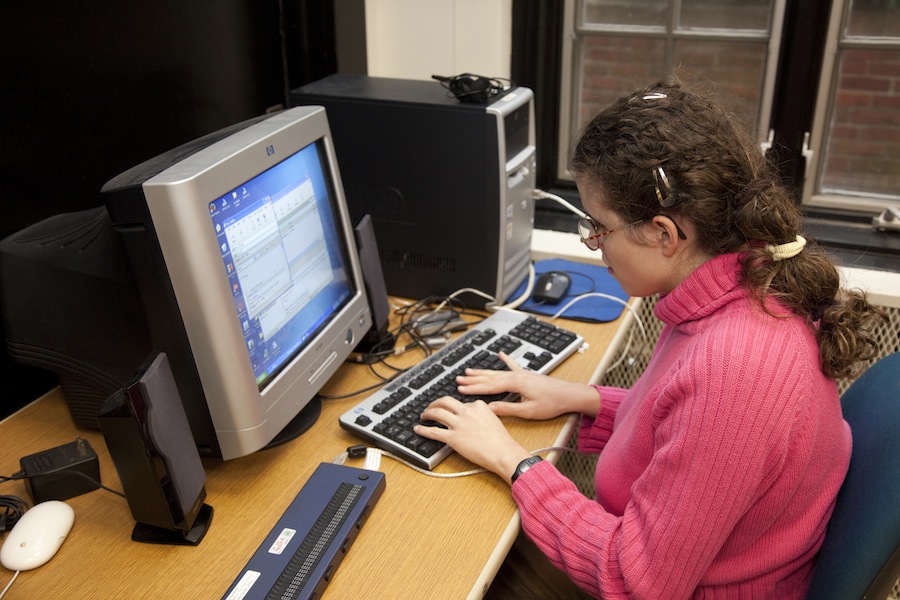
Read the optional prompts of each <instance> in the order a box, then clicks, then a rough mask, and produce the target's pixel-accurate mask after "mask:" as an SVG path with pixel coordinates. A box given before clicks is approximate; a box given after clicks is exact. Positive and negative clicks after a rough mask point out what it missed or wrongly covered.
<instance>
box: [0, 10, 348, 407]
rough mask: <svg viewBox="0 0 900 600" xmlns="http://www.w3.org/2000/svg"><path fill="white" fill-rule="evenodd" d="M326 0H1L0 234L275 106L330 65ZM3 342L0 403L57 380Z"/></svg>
mask: <svg viewBox="0 0 900 600" xmlns="http://www.w3.org/2000/svg"><path fill="white" fill-rule="evenodd" d="M330 5H331V2H328V1H326V0H319V1H314V0H293V1H290V0H189V1H186V0H156V1H154V2H137V1H136V0H92V1H91V2H65V1H62V0H55V1H54V0H51V1H49V2H38V3H34V2H3V3H2V7H0V22H2V23H3V24H4V27H3V29H4V33H3V36H0V40H2V41H0V68H2V71H0V72H2V75H3V81H2V85H0V139H2V148H0V152H2V154H0V211H2V212H0V215H2V217H0V239H2V238H5V237H7V236H8V235H10V234H12V233H14V232H16V231H18V230H19V229H21V228H23V227H25V226H27V225H30V224H33V223H36V222H37V221H40V220H42V219H44V218H46V217H48V216H51V215H53V214H57V213H60V212H70V211H76V210H81V209H85V208H90V207H93V206H97V205H98V204H100V200H99V190H100V187H101V186H102V185H103V183H104V182H105V181H107V180H108V179H110V178H111V177H113V176H114V175H116V174H117V173H119V172H121V171H123V170H125V169H127V168H129V167H131V166H133V165H135V164H137V163H139V162H141V161H143V160H145V159H147V158H151V157H153V156H155V155H156V154H158V153H160V152H163V151H165V150H167V149H169V148H172V147H174V146H177V145H178V144H181V143H182V142H185V141H188V140H191V139H193V138H196V137H198V136H200V135H202V134H205V133H208V132H210V131H214V130H216V129H219V128H221V127H224V126H226V125H229V124H232V123H236V122H238V121H242V120H244V119H247V118H249V117H252V116H256V115H259V114H262V113H263V112H265V111H266V110H268V109H270V108H272V107H278V106H284V105H286V101H285V98H286V93H287V91H288V90H289V89H291V88H292V87H296V86H299V85H303V84H304V83H308V82H309V81H312V80H315V79H318V78H320V77H322V76H324V75H328V74H330V73H333V72H335V70H336V63H335V49H334V17H333V12H332V9H331V8H330ZM0 285H15V282H0ZM47 293H51V294H52V293H53V292H52V290H48V291H47ZM60 300H61V301H64V299H60ZM0 333H2V331H0ZM5 347H6V345H5V338H4V343H3V345H2V350H0V416H2V415H3V414H6V413H8V412H10V411H11V410H13V409H15V408H16V407H17V406H19V405H21V404H23V403H24V402H27V401H29V400H31V399H33V398H34V397H36V396H37V395H39V394H40V393H41V392H42V391H45V390H46V389H49V388H50V387H52V385H54V384H55V380H54V378H53V377H52V376H50V375H48V374H46V373H43V372H40V371H37V370H36V369H31V368H26V367H22V366H20V365H15V364H13V363H12V361H11V360H10V359H9V357H8V355H7V354H6V351H5Z"/></svg>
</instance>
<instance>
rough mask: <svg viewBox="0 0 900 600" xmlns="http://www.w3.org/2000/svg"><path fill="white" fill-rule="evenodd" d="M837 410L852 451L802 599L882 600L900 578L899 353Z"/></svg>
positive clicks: (876, 366) (852, 390) (846, 395)
mask: <svg viewBox="0 0 900 600" xmlns="http://www.w3.org/2000/svg"><path fill="white" fill-rule="evenodd" d="M841 407H842V408H843V411H844V418H845V419H846V420H847V422H848V423H849V424H850V429H851V430H852V431H853V454H852V455H851V458H850V470H849V471H848V473H847V479H846V480H845V481H844V484H843V486H842V487H841V490H840V492H839V493H838V497H837V504H836V505H835V508H834V514H833V515H832V517H831V520H830V521H829V523H828V531H827V533H826V534H825V543H824V544H823V545H822V549H821V551H820V553H819V558H818V563H817V564H816V568H815V572H814V573H813V580H812V585H811V586H810V588H809V593H808V595H807V600H855V599H856V598H863V599H871V600H885V599H886V598H887V597H888V595H889V594H890V592H891V588H892V587H893V585H894V582H896V581H897V577H898V575H900V352H898V353H894V354H891V355H889V356H886V357H884V358H882V359H880V360H879V361H878V362H876V363H875V364H874V365H872V366H871V367H869V369H868V370H867V371H866V372H865V373H863V374H862V376H861V377H860V378H859V379H857V380H856V381H855V382H853V384H852V385H851V386H850V387H849V388H848V389H847V391H846V392H844V394H843V396H841Z"/></svg>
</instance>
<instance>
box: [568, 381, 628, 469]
mask: <svg viewBox="0 0 900 600" xmlns="http://www.w3.org/2000/svg"><path fill="white" fill-rule="evenodd" d="M593 387H594V389H596V390H597V392H598V393H599V394H600V399H601V400H600V412H599V413H598V414H597V416H596V417H593V418H592V417H588V416H583V417H582V418H581V428H580V429H579V430H578V449H579V450H581V451H582V452H587V453H599V452H600V451H601V450H603V447H604V446H605V445H606V442H607V441H608V440H609V436H611V435H612V431H613V425H614V424H615V420H616V412H617V411H618V410H619V405H620V404H621V403H622V398H624V397H625V394H626V393H627V390H625V389H622V388H616V387H607V386H600V385H595V386H593Z"/></svg>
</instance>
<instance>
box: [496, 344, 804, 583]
mask: <svg viewBox="0 0 900 600" xmlns="http://www.w3.org/2000/svg"><path fill="white" fill-rule="evenodd" d="M716 353H718V354H716ZM728 354H729V353H728V351H727V349H726V348H722V347H717V348H714V349H713V352H710V353H709V354H708V355H704V356H695V357H684V358H685V361H686V362H688V363H692V364H693V365H701V367H700V368H678V367H673V369H672V372H671V373H670V376H669V377H665V378H661V379H660V380H659V383H658V384H657V386H656V387H655V388H654V389H653V390H652V396H651V397H653V398H654V401H653V402H650V403H649V406H650V407H651V408H650V409H649V410H648V411H647V413H646V414H642V415H641V417H642V418H645V419H648V420H649V421H650V422H651V424H650V426H649V427H648V428H647V430H648V431H650V432H651V433H649V434H648V436H652V439H649V440H648V442H647V445H648V446H650V447H652V448H653V452H652V456H651V457H650V459H649V462H648V465H647V468H646V469H645V470H644V471H643V472H642V474H641V475H640V476H639V477H638V479H637V480H636V481H635V482H634V484H633V485H632V486H631V487H630V490H629V498H630V500H629V501H628V503H627V506H626V508H625V511H624V514H622V515H615V514H612V513H610V512H608V511H607V510H606V509H605V508H604V507H603V506H602V505H600V504H599V503H597V502H595V501H593V500H591V499H588V498H585V497H584V496H583V495H582V494H580V493H579V492H578V491H577V489H576V487H575V485H574V484H573V483H572V482H570V481H568V479H566V478H565V477H564V476H563V475H562V474H561V473H559V471H557V470H556V468H555V467H554V466H553V465H552V464H549V463H541V464H539V465H537V466H536V467H535V468H533V469H530V470H529V471H528V472H526V473H525V474H524V475H523V476H522V477H520V478H519V479H518V480H517V481H516V482H515V484H514V486H513V488H512V493H513V498H514V499H515V501H516V502H517V504H518V505H519V508H520V511H521V515H522V527H523V529H524V530H525V532H526V533H527V534H528V535H529V537H531V539H532V540H534V541H535V543H536V544H537V545H538V546H539V547H540V548H541V550H542V551H543V552H544V553H545V554H546V555H547V556H548V558H549V559H550V561H551V562H553V563H554V564H555V565H556V566H557V567H559V568H560V569H562V570H563V571H565V572H566V573H567V574H568V575H569V577H571V578H572V579H573V580H574V581H575V583H576V584H578V585H579V586H580V587H582V588H583V589H585V590H587V591H588V592H590V593H592V594H595V595H598V596H602V597H603V598H605V599H606V600H616V599H625V598H673V599H674V598H688V597H690V596H691V594H692V593H693V590H695V589H696V587H697V586H698V584H699V583H700V581H701V578H702V577H703V576H704V575H705V574H706V573H707V571H708V569H709V567H710V565H711V564H712V562H713V560H714V559H717V557H719V559H721V553H722V552H723V546H725V544H726V542H727V541H728V539H729V536H730V535H731V534H732V532H733V531H734V529H735V526H736V523H737V522H738V521H739V520H740V519H741V518H742V515H743V514H744V513H745V512H746V511H747V510H748V508H749V506H751V504H752V503H753V502H754V501H755V500H756V499H758V495H759V490H760V489H762V488H764V486H765V485H766V484H767V483H770V479H769V478H771V477H773V476H774V475H773V473H776V472H777V470H778V464H777V460H778V459H777V456H778V455H779V453H780V452H782V451H783V448H782V445H783V443H784V442H783V440H784V439H785V436H786V435H789V430H790V427H791V425H792V416H791V415H790V414H789V413H790V411H786V410H783V408H784V407H783V406H780V405H777V404H775V403H767V402H765V401H764V400H765V399H766V398H770V397H772V395H773V394H774V395H775V396H776V397H777V396H778V394H784V395H785V396H787V397H790V395H791V394H792V393H794V390H791V389H786V388H783V389H772V388H773V382H778V381H781V382H784V381H785V380H786V378H785V377H784V373H780V374H779V373H776V372H775V371H777V370H779V369H773V368H772V367H771V363H770V364H769V365H767V371H766V376H765V377H762V376H761V373H754V372H753V369H754V368H755V367H758V366H761V365H759V364H757V365H753V364H750V365H748V364H747V363H746V362H745V360H744V358H745V357H740V356H731V357H729V356H728ZM711 363H717V364H716V365H715V367H714V368H713V370H714V372H715V376H711V373H710V372H709V370H708V369H707V368H704V367H703V366H704V365H710V364H711ZM783 364H784V365H785V369H788V368H790V367H789V365H790V361H787V362H785V363H783ZM681 365H684V363H681ZM748 371H749V372H748ZM722 373H726V374H728V373H740V374H742V375H741V376H739V377H731V376H726V377H724V378H723V376H722ZM787 379H788V380H789V379H790V377H788V378H787ZM751 399H752V400H753V401H750V400H751ZM604 400H606V397H604ZM778 406H780V408H778ZM593 426H594V427H599V426H597V425H596V422H595V423H594V424H593ZM594 430H595V429H594V428H592V429H591V431H592V432H593V431H594ZM732 542H733V541H732ZM747 543H751V541H747ZM734 568H735V569H736V570H737V572H735V573H732V574H731V575H732V576H734V577H738V578H739V577H741V576H744V577H747V578H752V577H753V574H752V573H750V572H740V569H742V568H745V567H744V566H742V565H741V564H740V563H738V564H736V566H735V567H734Z"/></svg>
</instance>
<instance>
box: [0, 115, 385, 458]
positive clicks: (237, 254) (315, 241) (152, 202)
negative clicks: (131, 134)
mask: <svg viewBox="0 0 900 600" xmlns="http://www.w3.org/2000/svg"><path fill="white" fill-rule="evenodd" d="M101 195H102V196H103V199H104V204H105V206H106V212H107V213H108V221H109V222H110V223H111V227H112V230H113V231H115V234H116V235H115V238H117V241H118V246H119V247H120V248H121V250H120V252H122V254H123V256H124V263H125V264H126V265H127V267H128V271H129V272H130V275H131V278H132V279H133V282H134V288H135V290H136V293H135V296H136V298H135V302H136V303H138V304H139V305H140V311H138V312H139V313H140V315H141V316H142V317H143V319H144V321H145V327H141V328H138V329H139V330H144V329H145V330H146V332H147V333H146V335H147V336H148V338H149V339H148V340H147V343H146V346H147V347H152V348H153V349H155V350H156V351H161V352H165V353H166V355H167V356H168V358H169V361H170V365H171V368H172V372H173V375H174V377H175V381H176V384H177V388H178V392H179V394H180V396H181V400H182V402H183V404H184V407H185V412H186V415H187V417H188V422H189V424H190V427H191V432H192V434H193V436H194V439H195V442H196V444H197V447H198V449H199V451H200V453H201V455H203V456H213V457H220V458H223V459H231V458H236V457H239V456H244V455H247V454H250V453H252V452H255V451H257V450H259V449H261V448H264V447H266V446H269V445H272V444H275V443H278V442H279V441H282V440H284V439H290V438H291V437H293V436H295V435H297V434H299V433H301V432H302V431H303V430H305V428H307V427H308V426H309V425H310V424H311V423H312V422H313V421H314V420H315V418H316V417H317V416H318V410H319V400H318V399H317V398H316V395H317V392H318V391H319V389H320V388H321V386H322V385H324V384H325V382H327V381H328V379H329V378H330V376H331V375H332V374H333V373H334V372H335V371H336V370H337V368H338V367H339V366H340V365H341V364H342V363H343V361H344V360H345V358H346V357H347V356H348V355H349V354H350V353H351V352H352V351H353V349H354V347H355V346H356V345H357V343H358V342H359V341H360V340H361V339H362V338H364V337H365V335H366V333H367V332H368V331H369V328H370V327H371V324H372V319H371V316H370V309H369V305H368V301H367V298H366V294H365V288H364V280H363V276H362V272H361V269H360V266H359V259H358V256H357V252H356V245H355V242H354V232H353V228H352V226H351V223H350V219H349V215H348V211H347V207H346V202H345V199H344V192H343V188H342V185H341V179H340V175H339V171H338V166H337V160H336V157H335V149H334V147H333V144H332V141H331V136H330V130H329V127H328V121H327V118H326V114H325V110H324V109H323V108H321V107H301V108H295V109H290V110H287V111H283V112H280V113H276V114H273V115H266V116H263V117H259V118H257V119H254V120H251V121H249V122H245V123H241V124H239V125H236V126H233V127H231V128H228V129H225V130H222V131H219V132H216V133H214V134H210V135H209V136H205V137H204V138H200V139H198V140H195V141H193V142H189V143H188V144H185V145H184V146H181V147H179V148H176V149H174V150H172V151H169V152H167V153H165V154H162V155H160V156H157V157H156V158H154V159H151V160H149V161H146V162H145V163H142V164H141V165H138V166H136V167H134V168H132V169H130V170H128V171H126V172H124V173H122V174H121V175H119V176H117V177H115V178H113V179H112V180H110V181H109V182H107V183H106V184H105V185H104V186H103V189H102V194H101ZM45 285H46V286H47V288H50V289H52V287H53V285H54V284H53V282H52V281H48V282H46V284H45ZM84 285H91V283H90V282H87V281H86V282H85V284H84ZM80 310H82V311H83V318H84V319H91V318H92V315H91V307H89V306H84V307H82V308H81V309H80ZM46 318H47V319H51V320H52V319H53V318H54V317H53V315H47V316H46ZM5 319H7V320H10V319H9V315H5ZM62 320H63V321H65V320H71V319H65V318H64V319H62ZM19 321H21V320H19ZM54 326H55V327H56V329H57V330H58V332H59V336H57V337H65V335H66V331H67V323H66V322H58V323H54ZM94 335H95V336H100V337H101V339H102V337H103V336H104V332H103V331H95V332H94ZM108 337H114V336H108ZM93 341H94V343H96V340H93ZM102 341H103V343H105V344H106V346H107V352H105V353H104V354H105V355H106V356H109V357H110V360H112V359H113V358H114V357H115V356H119V355H123V354H124V353H123V352H122V351H121V349H120V348H117V346H118V347H120V346H121V345H122V344H123V340H122V339H105V340H102ZM126 343H129V344H132V343H137V342H135V341H134V340H126ZM56 354H59V353H58V352H56ZM91 356H92V357H96V356H97V353H96V352H95V353H93V354H92V355H91ZM139 366H140V364H135V365H134V367H133V369H134V371H136V370H137V369H138V367H139ZM98 367H102V365H98ZM98 370H102V369H98ZM123 383H124V382H123Z"/></svg>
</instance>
